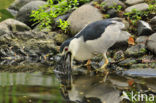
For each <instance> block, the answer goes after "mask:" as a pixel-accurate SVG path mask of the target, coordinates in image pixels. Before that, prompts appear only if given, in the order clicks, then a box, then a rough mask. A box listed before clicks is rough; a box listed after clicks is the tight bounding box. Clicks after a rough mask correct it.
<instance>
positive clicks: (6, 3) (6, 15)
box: [0, 0, 14, 22]
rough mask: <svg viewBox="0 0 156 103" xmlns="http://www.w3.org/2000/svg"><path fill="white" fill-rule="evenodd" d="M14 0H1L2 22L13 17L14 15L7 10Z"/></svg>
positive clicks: (0, 15) (0, 13)
mask: <svg viewBox="0 0 156 103" xmlns="http://www.w3.org/2000/svg"><path fill="white" fill-rule="evenodd" d="M13 1H14V0H0V17H1V19H0V22H1V21H3V20H5V19H7V18H13V16H12V15H11V14H10V13H9V12H8V11H7V10H6V8H8V7H9V5H10V4H11V3H12V2H13Z"/></svg>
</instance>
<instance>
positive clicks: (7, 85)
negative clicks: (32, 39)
mask: <svg viewBox="0 0 156 103" xmlns="http://www.w3.org/2000/svg"><path fill="white" fill-rule="evenodd" d="M31 65H32V64H31V63H30V64H27V65H26V64H25V65H23V64H22V66H21V65H10V66H8V65H1V66H0V70H1V72H0V103H120V102H121V100H122V94H123V91H124V92H125V93H126V94H127V95H128V96H129V97H131V96H130V93H131V92H135V93H137V92H138V93H140V94H152V95H154V96H156V76H153V77H151V76H150V77H146V78H145V77H144V76H143V75H144V74H142V72H141V76H138V72H137V77H134V74H135V71H134V72H133V71H131V72H130V74H133V76H126V75H125V74H124V73H122V74H123V75H121V74H120V73H118V74H116V73H111V74H109V76H108V77H107V80H106V82H101V81H102V80H103V76H104V75H103V73H96V72H94V71H87V69H84V68H81V69H83V70H84V71H73V73H72V74H71V73H70V74H69V73H63V72H62V71H61V70H62V69H63V68H60V71H58V70H55V73H54V72H49V68H51V67H50V66H46V65H44V66H43V65H41V64H40V63H36V66H33V67H32V68H30V67H29V66H31ZM37 65H38V66H37ZM5 69H7V71H8V72H6V70H5ZM13 69H16V70H15V71H13ZM22 69H23V70H24V71H22ZM78 69H79V68H78ZM9 70H10V71H9ZM18 70H19V71H18ZM21 71H22V72H21ZM63 71H64V70H63ZM125 73H127V72H125ZM146 75H147V74H146ZM146 75H145V76H146ZM148 98H149V97H148ZM144 99H145V98H144ZM122 103H126V102H122ZM134 103H135V102H134ZM139 103H156V99H154V101H152V102H139Z"/></svg>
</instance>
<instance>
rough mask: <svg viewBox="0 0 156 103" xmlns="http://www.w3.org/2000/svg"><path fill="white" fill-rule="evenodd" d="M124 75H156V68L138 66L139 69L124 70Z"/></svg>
mask: <svg viewBox="0 0 156 103" xmlns="http://www.w3.org/2000/svg"><path fill="white" fill-rule="evenodd" d="M123 75H128V76H132V77H146V78H148V77H156V69H152V68H144V69H142V68H137V69H129V70H127V71H123Z"/></svg>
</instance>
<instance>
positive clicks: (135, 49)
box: [125, 43, 147, 57]
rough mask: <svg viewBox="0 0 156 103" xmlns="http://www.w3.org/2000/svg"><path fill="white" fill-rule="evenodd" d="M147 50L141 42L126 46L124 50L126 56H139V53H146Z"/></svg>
mask: <svg viewBox="0 0 156 103" xmlns="http://www.w3.org/2000/svg"><path fill="white" fill-rule="evenodd" d="M146 52H147V50H146V47H145V44H143V43H141V44H137V45H134V46H132V47H130V48H128V49H127V50H126V52H125V53H126V54H127V55H128V56H134V57H136V56H141V55H144V54H146Z"/></svg>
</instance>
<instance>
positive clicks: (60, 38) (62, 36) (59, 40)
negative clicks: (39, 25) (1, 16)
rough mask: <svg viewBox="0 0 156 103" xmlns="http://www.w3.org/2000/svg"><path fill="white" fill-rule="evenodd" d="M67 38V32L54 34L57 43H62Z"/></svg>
mask: <svg viewBox="0 0 156 103" xmlns="http://www.w3.org/2000/svg"><path fill="white" fill-rule="evenodd" d="M67 39H68V36H67V35H65V34H56V35H55V36H54V40H55V42H56V44H58V45H61V44H62V43H63V42H64V41H65V40H67Z"/></svg>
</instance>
